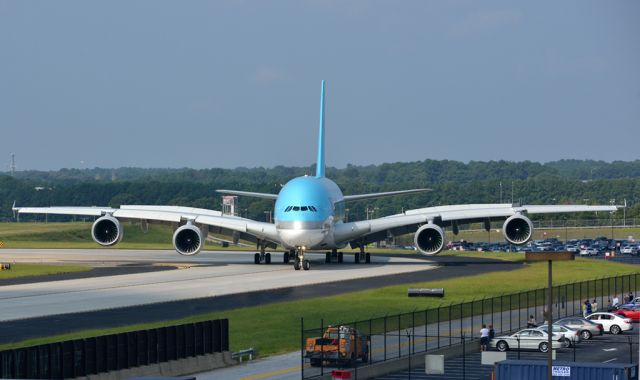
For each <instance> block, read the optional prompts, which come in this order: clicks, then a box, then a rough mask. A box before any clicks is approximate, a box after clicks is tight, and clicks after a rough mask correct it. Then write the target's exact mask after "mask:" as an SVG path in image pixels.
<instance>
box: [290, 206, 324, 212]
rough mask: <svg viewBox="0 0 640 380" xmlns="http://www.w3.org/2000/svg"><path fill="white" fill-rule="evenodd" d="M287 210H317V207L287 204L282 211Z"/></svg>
mask: <svg viewBox="0 0 640 380" xmlns="http://www.w3.org/2000/svg"><path fill="white" fill-rule="evenodd" d="M289 211H311V212H318V209H317V208H315V207H314V206H287V207H286V208H285V209H284V212H289Z"/></svg>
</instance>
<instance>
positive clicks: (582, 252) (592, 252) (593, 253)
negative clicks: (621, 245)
mask: <svg viewBox="0 0 640 380" xmlns="http://www.w3.org/2000/svg"><path fill="white" fill-rule="evenodd" d="M580 256H598V250H597V249H595V248H584V249H581V250H580Z"/></svg>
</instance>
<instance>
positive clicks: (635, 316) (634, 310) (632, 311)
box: [613, 305, 640, 322]
mask: <svg viewBox="0 0 640 380" xmlns="http://www.w3.org/2000/svg"><path fill="white" fill-rule="evenodd" d="M613 314H618V315H620V316H622V317H624V318H629V319H631V320H632V321H634V322H638V321H640V305H633V306H631V305H630V306H621V307H619V308H618V310H616V311H614V312H613Z"/></svg>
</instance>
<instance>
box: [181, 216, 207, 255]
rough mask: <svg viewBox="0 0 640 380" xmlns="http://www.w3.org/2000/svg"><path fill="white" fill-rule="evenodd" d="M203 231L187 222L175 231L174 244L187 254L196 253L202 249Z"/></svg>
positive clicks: (182, 253) (183, 253) (182, 252)
mask: <svg viewBox="0 0 640 380" xmlns="http://www.w3.org/2000/svg"><path fill="white" fill-rule="evenodd" d="M203 243H204V242H203V239H202V232H201V231H200V229H199V228H198V227H196V226H194V225H193V224H185V225H184V226H182V227H180V228H178V229H177V230H176V232H174V233H173V246H174V247H175V249H176V251H177V252H178V253H179V254H181V255H185V256H191V255H195V254H197V253H198V252H200V250H201V249H202V245H203Z"/></svg>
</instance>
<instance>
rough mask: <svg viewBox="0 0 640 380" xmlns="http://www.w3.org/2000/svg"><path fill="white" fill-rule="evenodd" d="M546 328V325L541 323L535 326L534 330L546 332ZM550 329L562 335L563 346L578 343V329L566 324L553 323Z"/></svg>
mask: <svg viewBox="0 0 640 380" xmlns="http://www.w3.org/2000/svg"><path fill="white" fill-rule="evenodd" d="M547 328H548V326H547V325H543V326H540V327H538V328H536V330H540V331H544V332H547ZM552 331H553V333H554V334H557V335H560V336H562V338H563V341H562V346H563V347H564V348H568V347H571V346H573V345H574V344H578V343H580V331H578V330H574V329H570V328H568V327H567V326H561V325H553V328H552Z"/></svg>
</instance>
